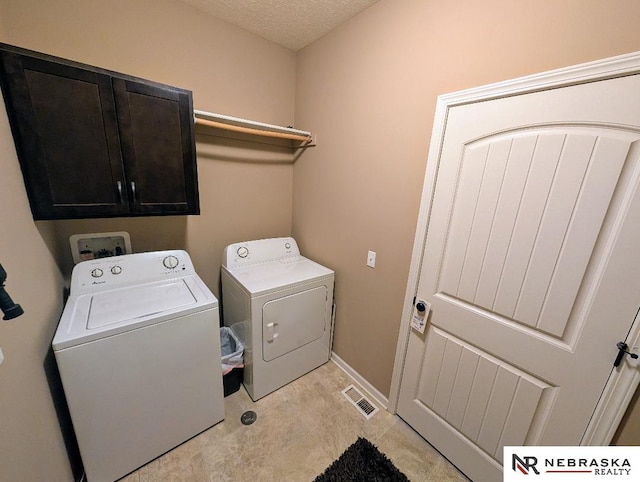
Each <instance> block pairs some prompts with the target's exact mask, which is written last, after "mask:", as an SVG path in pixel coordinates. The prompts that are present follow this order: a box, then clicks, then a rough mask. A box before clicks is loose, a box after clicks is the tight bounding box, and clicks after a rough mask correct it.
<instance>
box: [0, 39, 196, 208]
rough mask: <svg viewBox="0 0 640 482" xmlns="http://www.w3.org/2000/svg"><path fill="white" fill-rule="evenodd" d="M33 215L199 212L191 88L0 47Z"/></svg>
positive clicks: (4, 85)
mask: <svg viewBox="0 0 640 482" xmlns="http://www.w3.org/2000/svg"><path fill="white" fill-rule="evenodd" d="M0 78H1V81H2V82H1V84H2V92H3V95H4V99H5V104H6V108H7V113H8V116H9V122H10V125H11V131H12V133H13V138H14V141H15V146H16V151H17V154H18V159H19V161H20V165H21V168H22V173H23V176H24V181H25V186H26V189H27V194H28V197H29V202H30V204H31V211H32V213H33V217H34V219H73V218H94V217H115V216H144V215H167V214H199V202H198V182H197V170H196V157H195V137H194V129H193V100H192V95H191V92H189V91H187V90H183V89H178V88H175V87H170V86H167V85H163V84H158V83H156V82H151V81H148V80H143V79H139V78H135V77H131V76H128V75H124V74H119V73H116V72H111V71H108V70H104V69H100V68H97V67H92V66H89V65H84V64H80V63H77V62H73V61H69V60H64V59H60V58H57V57H52V56H49V55H45V54H40V53H37V52H32V51H28V50H24V49H21V48H18V47H13V46H9V45H6V44H0Z"/></svg>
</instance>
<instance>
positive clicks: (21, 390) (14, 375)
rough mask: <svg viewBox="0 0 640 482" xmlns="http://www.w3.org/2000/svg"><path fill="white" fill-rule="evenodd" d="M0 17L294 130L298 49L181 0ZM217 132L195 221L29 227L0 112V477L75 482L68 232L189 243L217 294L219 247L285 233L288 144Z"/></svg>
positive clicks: (6, 33) (95, 58)
mask: <svg viewBox="0 0 640 482" xmlns="http://www.w3.org/2000/svg"><path fill="white" fill-rule="evenodd" d="M0 15H1V17H0V41H2V42H6V43H10V44H14V45H19V46H21V47H25V48H29V49H33V50H37V51H41V52H45V53H49V54H52V55H57V56H60V57H64V58H69V59H72V60H77V61H80V62H85V63H88V64H92V65H96V66H99V67H103V68H107V69H112V70H115V71H119V72H124V73H127V74H131V75H136V76H139V77H143V78H147V79H151V80H155V81H158V82H164V83H167V84H171V85H176V86H179V87H183V88H186V89H190V90H192V91H193V95H194V105H195V107H196V108H198V109H202V110H208V111H213V112H219V113H223V114H228V115H233V116H238V117H246V118H250V119H255V120H259V121H263V122H268V123H274V124H280V125H290V124H293V119H294V94H295V53H294V52H292V51H290V50H287V49H285V48H282V47H280V46H277V45H275V44H273V43H271V42H268V41H266V40H263V39H261V38H259V37H256V36H254V35H251V34H249V33H247V32H245V31H243V30H241V29H238V28H236V27H233V26H231V25H229V24H227V23H225V22H222V21H218V20H217V19H214V18H212V17H208V16H207V15H205V14H203V13H201V12H199V11H198V10H195V9H192V8H191V7H188V6H185V5H183V4H181V3H179V2H176V1H173V0H135V1H130V0H117V1H109V2H105V1H101V0H84V1H82V2H78V1H75V0H52V1H47V2H42V1H39V0H0ZM213 134H215V135H216V136H217V135H219V134H220V132H213V131H211V130H207V129H204V130H200V129H198V130H197V137H196V140H197V152H198V175H199V188H200V203H201V215H200V216H175V217H162V218H140V219H106V220H82V221H55V222H37V223H34V222H33V220H32V218H31V214H30V211H29V206H28V201H27V198H26V193H25V189H24V184H23V182H22V176H21V174H20V170H19V165H18V161H17V159H16V155H15V151H14V148H13V141H12V138H11V133H10V130H9V127H8V123H7V118H6V113H5V109H4V104H2V106H0V169H1V173H0V221H1V222H2V235H0V247H1V248H2V249H1V250H0V263H2V265H3V266H4V267H5V269H6V270H7V272H8V274H9V278H8V283H7V288H8V290H9V293H10V294H11V295H12V297H13V298H14V299H15V301H16V302H18V303H20V304H21V305H22V307H23V308H24V309H25V312H26V314H25V315H24V316H23V317H22V318H19V319H17V320H14V321H10V322H2V321H0V346H1V347H2V349H3V351H4V354H5V361H4V363H3V364H2V365H0V433H1V434H2V435H1V436H0V474H2V476H0V478H2V479H3V480H25V481H27V480H52V481H63V480H71V474H70V468H69V462H68V460H67V453H66V450H65V446H64V443H63V440H62V435H61V432H60V425H59V422H58V418H57V417H56V414H55V409H54V404H53V401H52V400H53V399H56V398H57V399H59V398H60V396H59V395H56V397H52V395H51V393H50V390H49V387H48V382H47V378H46V376H45V369H49V368H50V367H51V360H50V358H48V359H47V360H48V365H47V364H45V357H47V354H48V351H49V346H50V343H51V339H52V337H53V334H54V331H55V328H56V326H57V322H58V319H59V316H60V313H61V308H62V303H63V285H64V281H63V278H66V277H68V276H69V272H70V268H71V265H72V262H71V257H70V251H69V244H68V236H69V235H71V234H74V233H89V232H105V231H119V230H126V231H128V232H129V233H130V235H131V241H132V243H133V247H134V250H135V251H146V250H156V249H169V248H186V249H188V251H189V252H190V254H191V256H192V259H193V261H194V263H195V266H196V269H197V270H198V272H199V273H200V274H201V276H202V277H203V279H204V280H205V282H206V283H207V284H208V285H209V287H210V288H211V289H212V290H213V291H214V292H215V293H216V294H218V291H219V290H218V280H219V273H220V265H219V264H220V258H221V255H222V250H223V248H224V246H226V245H227V244H229V243H231V242H235V241H241V240H244V239H253V238H260V237H270V236H286V235H289V234H290V232H291V213H292V207H291V206H292V180H293V167H292V164H291V162H290V161H291V159H292V155H291V152H290V151H288V152H286V151H283V150H282V149H280V148H274V147H273V146H266V145H262V144H256V143H254V142H246V141H233V142H229V141H227V140H226V139H222V138H220V137H215V136H213V137H212V135H213ZM283 161H289V162H283ZM49 355H50V353H49Z"/></svg>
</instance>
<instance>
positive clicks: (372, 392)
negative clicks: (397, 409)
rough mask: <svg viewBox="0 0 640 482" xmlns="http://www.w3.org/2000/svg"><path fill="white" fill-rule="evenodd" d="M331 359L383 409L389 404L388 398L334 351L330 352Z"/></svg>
mask: <svg viewBox="0 0 640 482" xmlns="http://www.w3.org/2000/svg"><path fill="white" fill-rule="evenodd" d="M331 361H332V362H333V363H335V364H336V365H338V367H339V368H340V369H341V370H342V371H343V372H345V373H346V374H347V375H348V376H349V377H350V378H352V379H353V381H354V382H356V383H357V384H358V385H360V387H362V389H363V390H364V391H365V392H367V394H368V395H369V396H370V397H371V398H372V399H373V400H375V401H376V402H377V403H378V404H379V405H380V406H381V407H382V408H384V409H385V410H386V409H387V407H388V406H389V399H388V398H387V397H385V396H384V395H383V394H382V392H380V390H378V389H377V388H376V387H374V386H373V385H371V383H369V382H368V381H367V380H366V379H365V378H364V377H363V376H362V375H360V374H359V373H358V372H357V371H355V370H354V369H353V368H351V367H350V366H349V365H348V364H347V363H346V362H345V361H344V360H343V359H342V358H340V357H339V356H338V355H336V353H335V352H333V351H332V352H331Z"/></svg>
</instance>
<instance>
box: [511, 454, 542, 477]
mask: <svg viewBox="0 0 640 482" xmlns="http://www.w3.org/2000/svg"><path fill="white" fill-rule="evenodd" d="M537 463H538V458H537V457H527V456H524V457H522V458H520V457H519V456H517V455H516V454H513V456H512V458H511V468H512V469H513V471H514V472H522V473H523V474H525V475H529V471H531V472H533V473H534V474H536V475H540V472H538V469H537V468H536V465H537Z"/></svg>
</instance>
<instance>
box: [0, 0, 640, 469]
mask: <svg viewBox="0 0 640 482" xmlns="http://www.w3.org/2000/svg"><path fill="white" fill-rule="evenodd" d="M521 5H522V3H521V2H512V1H509V0H502V1H498V0H485V1H484V2H473V1H471V0H469V1H461V0H460V1H456V2H443V1H440V0H431V1H427V0H382V1H381V2H379V3H378V4H376V5H375V6H374V7H372V8H370V9H369V10H367V11H366V12H364V13H363V14H362V15H359V16H358V17H356V18H354V19H352V20H350V21H349V22H347V23H345V24H344V25H342V26H341V27H340V28H338V29H337V30H336V31H334V32H333V33H331V34H330V35H328V36H326V37H325V38H323V39H321V40H320V41H318V42H316V43H314V44H313V45H311V46H310V47H308V48H306V49H305V50H303V51H302V52H300V53H299V55H298V57H297V63H296V55H295V54H294V53H292V52H290V51H288V50H286V49H283V48H281V47H278V46H276V45H274V44H272V43H270V42H267V41H264V40H261V39H259V38H257V37H254V36H252V35H249V34H247V33H246V32H244V31H242V30H240V29H237V28H235V27H232V26H230V25H228V24H226V23H224V22H220V21H217V20H215V19H212V18H209V17H207V16H206V15H204V14H202V13H200V12H198V11H196V10H193V9H191V8H189V7H186V6H184V5H182V4H179V3H177V2H174V1H173V0H135V1H133V0H128V1H125V0H117V1H112V2H104V1H99V0H85V1H83V2H78V1H73V0H52V1H48V2H41V1H37V0H0V41H3V42H7V43H12V44H16V45H20V46H23V47H26V48H31V49H34V50H39V51H43V52H46V53H50V54H53V55H58V56H62V57H67V58H71V59H74V60H78V61H81V62H86V63H90V64H94V65H98V66H100V67H104V68H109V69H113V70H116V71H122V72H126V73H128V74H131V75H137V76H140V77H145V78H149V79H152V80H156V81H160V82H165V83H169V84H173V85H177V86H180V87H184V88H187V89H191V90H192V91H193V92H194V103H195V106H196V108H199V109H204V110H210V111H214V112H220V113H224V114H230V115H235V116H239V117H248V118H253V119H256V120H260V121H264V122H270V123H275V124H282V125H289V124H293V120H294V113H295V121H296V125H297V126H299V127H301V128H304V129H310V130H312V131H314V132H316V133H317V134H318V146H317V147H314V148H312V149H308V150H307V151H306V152H305V153H304V154H303V155H302V156H301V157H300V158H299V159H298V160H297V162H296V164H295V165H294V166H293V167H292V165H291V164H287V163H286V162H285V163H283V162H281V161H282V160H283V159H285V160H286V158H287V154H285V153H283V152H281V151H280V150H275V151H274V150H273V149H272V148H271V147H265V146H261V145H255V144H253V143H248V142H231V143H229V142H227V141H225V140H222V139H220V138H219V137H211V134H212V132H210V131H206V130H205V131H202V130H199V131H198V137H197V140H198V172H199V186H200V200H201V207H202V214H201V215H200V216H188V217H164V218H145V219H119V220H116V219H114V220H84V221H57V222H38V223H34V222H33V221H32V219H31V216H30V212H29V208H28V203H27V199H26V194H25V191H24V187H23V184H22V177H21V174H20V172H19V168H18V163H17V159H16V156H15V152H14V150H13V143H12V141H11V134H10V132H9V128H8V125H7V119H6V115H5V113H4V112H5V111H4V108H1V106H0V169H1V175H0V220H1V221H2V223H3V229H2V236H0V247H1V250H0V263H2V264H3V266H4V267H5V269H6V270H7V272H8V273H9V278H8V283H7V288H8V290H9V293H10V294H11V295H12V296H13V298H14V299H15V300H16V301H17V302H19V303H21V304H22V306H23V308H24V309H25V311H26V314H25V315H24V316H23V317H21V318H19V319H17V320H14V321H10V322H0V346H2V349H3V351H4V354H5V362H4V363H3V364H2V365H0V393H1V395H0V432H2V436H1V437H0V473H2V474H3V476H4V477H6V478H7V479H8V480H69V479H70V477H71V475H70V470H69V466H68V463H67V455H66V451H65V448H64V443H63V441H62V436H61V433H60V429H59V422H58V419H57V417H56V414H55V409H54V404H53V399H54V398H55V397H52V396H51V394H50V390H49V387H48V382H47V378H46V376H45V369H47V366H48V364H49V365H50V352H49V344H50V341H51V338H52V336H53V333H54V331H55V327H56V324H57V320H58V317H59V314H60V310H61V307H62V303H63V299H62V289H63V285H64V282H63V278H64V277H67V276H68V275H69V269H70V266H71V261H70V255H69V251H68V240H67V238H68V236H69V235H70V234H74V233H86V232H96V231H114V230H123V229H124V230H127V231H129V232H130V234H131V238H132V242H133V245H134V249H135V250H136V251H143V250H154V249H165V248H186V249H188V250H189V252H190V253H191V254H192V257H193V259H194V262H195V264H196V268H197V269H198V271H199V272H200V274H201V275H202V277H203V278H204V279H205V281H206V282H207V284H208V285H209V286H210V287H211V288H212V289H213V290H214V292H216V293H218V276H219V262H220V255H221V251H222V248H223V247H224V246H225V245H226V244H228V243H230V242H233V241H238V240H242V239H249V238H258V237H268V236H280V235H288V234H290V232H293V234H294V235H295V236H296V237H297V238H298V240H299V242H300V245H301V247H302V249H303V251H304V252H305V253H306V254H308V255H309V256H311V257H313V258H315V259H317V260H318V261H320V262H323V263H325V264H327V265H328V266H330V267H332V268H334V269H335V270H336V272H337V280H336V301H337V303H338V311H337V320H336V333H335V346H334V348H335V351H336V352H337V353H338V354H339V355H340V356H341V357H342V358H344V359H345V360H346V361H347V363H349V364H350V365H351V366H352V367H353V368H355V369H356V370H357V371H358V372H359V373H360V374H362V375H363V376H364V377H366V378H367V379H368V380H369V381H370V382H371V383H372V384H373V385H374V386H375V387H377V388H378V389H379V390H380V391H381V392H383V393H384V394H388V393H389V385H390V380H391V372H392V369H393V358H394V356H395V349H396V342H397V334H398V329H399V324H400V314H401V311H402V302H403V296H404V290H405V285H406V279H407V273H408V267H409V261H410V252H411V248H412V243H413V235H414V230H415V224H416V218H417V212H418V206H419V198H420V190H421V186H422V180H423V176H424V170H425V163H426V155H427V148H428V144H429V136H430V131H431V126H432V119H433V114H434V107H435V101H436V96H437V95H438V94H441V93H445V92H451V91H455V90H459V89H462V88H466V87H472V86H477V85H481V84H485V83H488V82H494V81H499V80H504V79H509V78H513V77H516V76H521V75H525V74H530V73H534V72H538V71H543V70H548V69H551V68H556V67H562V66H566V65H570V64H575V63H579V62H584V61H588V60H595V59H598V58H602V57H607V56H612V55H616V54H620V53H626V52H630V51H635V50H640V35H638V33H637V27H636V25H635V19H637V18H639V14H640V4H638V3H637V2H636V1H635V0H617V1H616V2H615V3H613V2H609V1H607V0H599V1H595V0H563V1H562V2H558V1H555V0H546V1H538V2H536V7H535V8H530V6H528V7H527V8H521V7H520V6H521ZM611 5H614V8H612V7H611ZM296 76H297V78H296ZM295 99H297V103H294V100H295ZM294 108H295V112H294ZM265 151H268V152H265ZM292 216H293V221H292ZM367 250H373V251H376V252H377V254H378V260H377V267H376V268H375V269H370V268H367V267H366V266H365V259H366V253H367ZM48 357H49V358H48ZM45 360H48V362H45ZM635 440H638V437H636V439H635Z"/></svg>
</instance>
